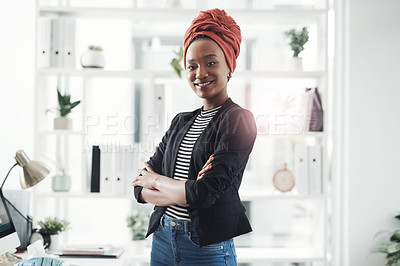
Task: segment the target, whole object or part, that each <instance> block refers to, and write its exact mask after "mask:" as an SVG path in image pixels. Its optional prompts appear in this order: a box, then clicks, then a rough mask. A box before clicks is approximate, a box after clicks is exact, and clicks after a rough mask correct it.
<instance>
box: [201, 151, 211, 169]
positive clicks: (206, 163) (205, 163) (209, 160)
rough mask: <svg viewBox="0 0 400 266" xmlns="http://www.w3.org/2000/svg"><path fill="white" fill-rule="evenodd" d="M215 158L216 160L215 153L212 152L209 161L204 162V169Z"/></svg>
mask: <svg viewBox="0 0 400 266" xmlns="http://www.w3.org/2000/svg"><path fill="white" fill-rule="evenodd" d="M213 160H214V154H211V156H210V158H208V160H207V162H206V163H205V164H204V166H203V168H202V169H204V168H206V167H207V166H208V165H209V164H210V163H211V162H212V161H213Z"/></svg>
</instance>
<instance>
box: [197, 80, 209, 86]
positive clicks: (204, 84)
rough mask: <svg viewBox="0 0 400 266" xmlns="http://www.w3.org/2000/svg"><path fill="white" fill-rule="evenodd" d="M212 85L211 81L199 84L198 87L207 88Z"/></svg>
mask: <svg viewBox="0 0 400 266" xmlns="http://www.w3.org/2000/svg"><path fill="white" fill-rule="evenodd" d="M210 83H211V81H209V82H205V83H199V84H197V86H199V87H202V86H207V85H208V84H210Z"/></svg>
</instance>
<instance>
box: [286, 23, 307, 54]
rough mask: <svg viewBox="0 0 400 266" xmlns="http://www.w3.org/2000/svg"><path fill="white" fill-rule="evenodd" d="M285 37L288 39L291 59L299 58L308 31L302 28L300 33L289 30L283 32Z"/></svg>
mask: <svg viewBox="0 0 400 266" xmlns="http://www.w3.org/2000/svg"><path fill="white" fill-rule="evenodd" d="M285 35H286V36H287V37H289V38H290V43H289V45H290V48H291V49H292V51H293V57H299V54H300V52H301V51H303V50H304V45H305V44H306V43H307V42H308V30H307V28H306V27H303V28H302V29H301V31H296V29H291V30H289V31H286V32H285Z"/></svg>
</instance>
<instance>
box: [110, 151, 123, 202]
mask: <svg viewBox="0 0 400 266" xmlns="http://www.w3.org/2000/svg"><path fill="white" fill-rule="evenodd" d="M124 155H125V149H124V148H123V147H121V146H120V147H119V149H118V150H117V151H116V152H115V153H114V166H115V167H114V175H113V179H112V182H113V185H112V187H113V194H114V195H123V194H125V187H126V182H125V176H124V172H125V171H124V167H125V160H124V157H125V156H124Z"/></svg>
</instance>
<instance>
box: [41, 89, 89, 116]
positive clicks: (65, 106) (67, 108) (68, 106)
mask: <svg viewBox="0 0 400 266" xmlns="http://www.w3.org/2000/svg"><path fill="white" fill-rule="evenodd" d="M57 97H58V106H59V107H58V108H53V109H47V111H46V112H50V111H53V110H54V109H56V110H57V112H58V113H59V114H60V116H61V117H65V116H67V115H68V114H69V113H71V110H72V109H73V108H75V107H76V106H77V105H78V104H79V103H80V102H81V101H75V102H73V103H71V95H70V94H67V93H65V94H64V95H62V94H61V93H60V91H59V89H58V88H57Z"/></svg>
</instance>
